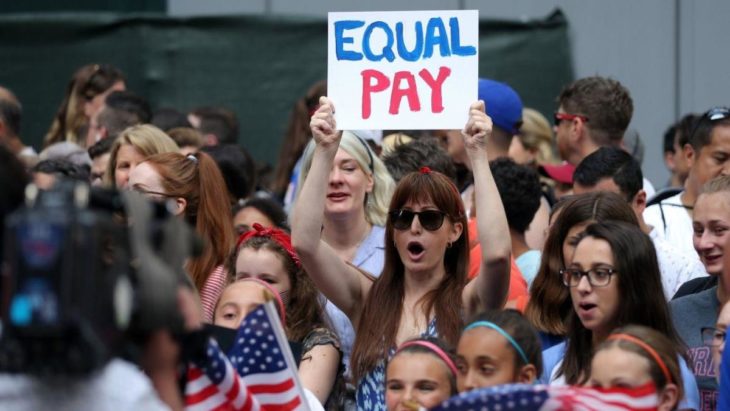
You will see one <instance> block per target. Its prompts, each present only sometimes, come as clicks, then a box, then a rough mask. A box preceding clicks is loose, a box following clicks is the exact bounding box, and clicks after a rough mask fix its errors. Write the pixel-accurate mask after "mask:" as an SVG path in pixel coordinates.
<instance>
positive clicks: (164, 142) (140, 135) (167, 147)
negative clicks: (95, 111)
mask: <svg viewBox="0 0 730 411" xmlns="http://www.w3.org/2000/svg"><path fill="white" fill-rule="evenodd" d="M123 145H130V146H132V147H134V148H135V149H136V150H137V151H139V152H140V154H142V155H143V156H144V157H145V158H147V157H149V156H151V155H154V154H160V153H176V152H178V151H180V148H179V147H178V146H177V144H175V141H174V140H173V139H171V138H170V137H169V136H168V135H167V134H165V133H164V132H163V131H162V130H160V129H159V128H157V127H155V126H152V125H149V124H141V125H136V126H132V127H128V128H126V129H124V131H122V132H121V133H119V137H117V139H116V141H114V144H113V145H112V148H111V150H110V151H109V152H110V155H109V164H108V165H107V168H106V172H105V173H104V183H105V184H106V185H107V186H109V187H116V180H115V178H114V170H115V169H116V167H117V155H118V153H119V149H120V148H121V147H122V146H123Z"/></svg>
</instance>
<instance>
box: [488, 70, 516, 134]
mask: <svg viewBox="0 0 730 411" xmlns="http://www.w3.org/2000/svg"><path fill="white" fill-rule="evenodd" d="M479 100H484V103H485V104H486V106H487V114H488V115H489V117H491V118H492V122H493V123H494V125H495V126H498V127H499V128H501V129H503V130H505V131H507V132H508V133H512V134H517V133H518V132H519V124H520V123H521V122H522V100H521V99H520V96H519V95H518V94H517V92H516V91H514V89H512V87H510V86H508V85H507V84H505V83H500V82H499V81H494V80H490V79H486V78H480V79H479Z"/></svg>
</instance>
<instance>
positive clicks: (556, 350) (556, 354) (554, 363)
mask: <svg viewBox="0 0 730 411" xmlns="http://www.w3.org/2000/svg"><path fill="white" fill-rule="evenodd" d="M565 348H566V345H565V341H563V342H561V343H559V344H556V345H553V346H552V347H550V348H548V349H547V350H545V351H543V352H542V366H543V370H542V376H541V377H540V383H541V384H550V383H551V382H553V380H554V379H555V378H554V377H555V371H556V370H557V367H558V366H559V365H560V363H561V362H562V361H563V357H564V356H565Z"/></svg>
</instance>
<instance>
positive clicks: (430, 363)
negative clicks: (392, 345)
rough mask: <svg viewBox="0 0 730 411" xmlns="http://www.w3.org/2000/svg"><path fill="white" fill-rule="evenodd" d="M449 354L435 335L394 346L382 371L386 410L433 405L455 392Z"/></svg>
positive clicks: (452, 364)
mask: <svg viewBox="0 0 730 411" xmlns="http://www.w3.org/2000/svg"><path fill="white" fill-rule="evenodd" d="M456 374H457V369H456V365H454V358H453V354H452V353H451V352H450V350H449V349H448V348H446V345H445V344H444V342H442V341H440V340H439V339H437V338H416V339H412V340H409V341H406V342H404V343H403V344H401V345H400V347H398V349H397V350H396V352H395V354H394V355H393V358H391V359H390V361H389V362H388V368H387V370H386V374H385V405H386V407H387V409H388V411H408V410H418V409H419V408H420V407H423V408H429V409H430V408H433V407H435V406H437V405H439V404H441V403H442V402H444V401H445V400H447V399H449V398H451V397H452V396H454V395H456V392H457V391H456Z"/></svg>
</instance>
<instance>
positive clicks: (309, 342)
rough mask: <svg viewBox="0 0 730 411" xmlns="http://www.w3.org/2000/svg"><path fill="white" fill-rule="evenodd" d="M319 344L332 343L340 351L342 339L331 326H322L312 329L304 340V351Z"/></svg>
mask: <svg viewBox="0 0 730 411" xmlns="http://www.w3.org/2000/svg"><path fill="white" fill-rule="evenodd" d="M318 345H331V346H333V347H334V348H335V349H337V350H338V351H341V349H340V340H339V339H338V338H337V334H335V333H334V331H332V330H330V329H329V328H325V327H320V328H315V329H314V330H312V331H310V332H309V334H307V336H306V337H304V340H303V341H302V353H306V352H308V351H309V350H311V349H312V348H314V347H316V346H318Z"/></svg>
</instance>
